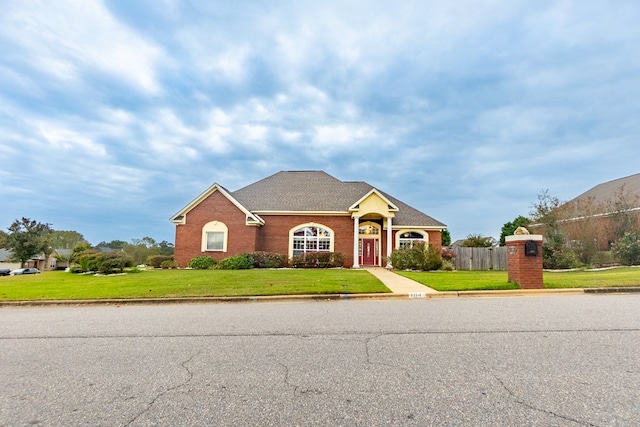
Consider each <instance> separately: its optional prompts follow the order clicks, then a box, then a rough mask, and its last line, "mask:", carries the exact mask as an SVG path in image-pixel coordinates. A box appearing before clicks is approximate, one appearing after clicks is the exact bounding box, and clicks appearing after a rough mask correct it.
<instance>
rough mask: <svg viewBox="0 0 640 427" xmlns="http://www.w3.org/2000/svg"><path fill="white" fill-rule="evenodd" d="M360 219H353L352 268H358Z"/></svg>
mask: <svg viewBox="0 0 640 427" xmlns="http://www.w3.org/2000/svg"><path fill="white" fill-rule="evenodd" d="M359 239H360V217H358V216H354V217H353V268H360V264H359V263H358V255H359V253H358V252H359V251H358V244H359V243H360V240H359Z"/></svg>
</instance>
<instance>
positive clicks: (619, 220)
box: [608, 185, 640, 242]
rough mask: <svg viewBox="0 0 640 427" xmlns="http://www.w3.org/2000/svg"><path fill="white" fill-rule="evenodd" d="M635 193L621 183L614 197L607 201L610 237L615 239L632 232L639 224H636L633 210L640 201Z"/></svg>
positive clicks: (636, 219)
mask: <svg viewBox="0 0 640 427" xmlns="http://www.w3.org/2000/svg"><path fill="white" fill-rule="evenodd" d="M639 198H640V197H639V196H638V195H637V194H633V193H632V192H631V191H628V190H627V189H626V188H625V186H624V185H621V186H620V188H619V189H618V191H616V193H615V194H614V198H613V199H612V200H610V201H609V206H608V212H611V223H610V233H609V235H610V239H611V240H612V241H614V242H615V241H617V240H619V239H621V238H622V237H623V236H624V235H625V234H626V233H631V232H634V231H635V230H636V229H637V228H638V227H640V224H638V218H639V217H638V214H637V212H634V208H636V207H637V206H638V205H639V204H640V201H639V200H638V199H639Z"/></svg>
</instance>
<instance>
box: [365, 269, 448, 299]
mask: <svg viewBox="0 0 640 427" xmlns="http://www.w3.org/2000/svg"><path fill="white" fill-rule="evenodd" d="M366 270H367V271H368V272H369V273H371V274H373V275H374V276H376V277H377V278H378V279H380V281H381V282H382V283H384V285H385V286H386V287H387V288H389V289H391V292H393V293H394V294H407V295H408V294H416V293H422V294H437V293H438V291H436V290H435V289H431V288H429V287H427V286H424V285H423V284H421V283H418V282H416V281H415V280H411V279H407V278H406V277H403V276H400V275H399V274H396V273H392V272H391V271H389V270H387V269H386V268H381V267H366Z"/></svg>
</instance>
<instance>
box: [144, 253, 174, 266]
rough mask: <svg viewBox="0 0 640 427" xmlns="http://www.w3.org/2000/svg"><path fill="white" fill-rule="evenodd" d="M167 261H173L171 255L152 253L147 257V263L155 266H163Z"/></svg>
mask: <svg viewBox="0 0 640 427" xmlns="http://www.w3.org/2000/svg"><path fill="white" fill-rule="evenodd" d="M165 261H173V256H171V255H151V256H149V257H148V258H147V265H150V266H151V267H153V268H162V263H163V262H165Z"/></svg>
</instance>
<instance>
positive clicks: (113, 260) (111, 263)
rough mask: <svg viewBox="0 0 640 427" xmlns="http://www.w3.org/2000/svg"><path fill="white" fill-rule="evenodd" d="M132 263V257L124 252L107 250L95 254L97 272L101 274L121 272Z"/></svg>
mask: <svg viewBox="0 0 640 427" xmlns="http://www.w3.org/2000/svg"><path fill="white" fill-rule="evenodd" d="M132 265H133V258H132V257H131V256H130V255H128V254H126V253H125V252H107V253H101V254H98V256H97V266H98V272H99V273H101V274H113V273H116V272H120V273H122V272H123V271H124V268H125V267H131V266H132Z"/></svg>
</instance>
